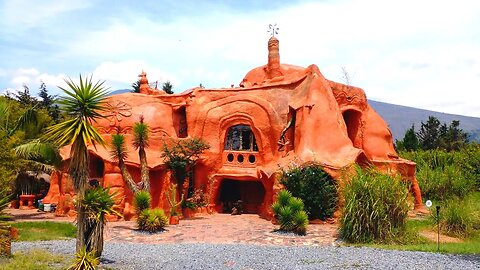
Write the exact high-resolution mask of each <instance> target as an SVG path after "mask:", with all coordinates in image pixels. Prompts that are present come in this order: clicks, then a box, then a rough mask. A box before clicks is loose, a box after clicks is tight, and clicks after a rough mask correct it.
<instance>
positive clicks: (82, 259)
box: [68, 248, 100, 270]
mask: <svg viewBox="0 0 480 270" xmlns="http://www.w3.org/2000/svg"><path fill="white" fill-rule="evenodd" d="M99 264H100V257H98V256H96V255H95V251H87V250H86V249H85V248H82V249H80V251H79V252H77V253H76V254H75V259H74V260H73V264H72V265H71V266H70V267H69V268H68V270H95V269H97V266H98V265H99Z"/></svg>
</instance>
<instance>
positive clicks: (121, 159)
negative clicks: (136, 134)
mask: <svg viewBox="0 0 480 270" xmlns="http://www.w3.org/2000/svg"><path fill="white" fill-rule="evenodd" d="M110 155H111V157H112V159H113V160H114V161H116V162H117V163H118V167H119V168H120V171H121V173H122V177H123V180H124V181H125V182H126V184H127V186H128V188H129V189H130V190H131V191H132V192H133V193H134V194H135V193H137V192H138V191H139V189H138V187H137V184H136V183H135V181H133V178H132V175H131V174H130V172H128V169H127V165H126V164H125V160H126V159H127V147H126V146H125V135H123V134H120V133H117V134H113V135H112V141H111V144H110Z"/></svg>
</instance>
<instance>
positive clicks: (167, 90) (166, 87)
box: [162, 81, 173, 94]
mask: <svg viewBox="0 0 480 270" xmlns="http://www.w3.org/2000/svg"><path fill="white" fill-rule="evenodd" d="M172 89H173V85H172V83H170V81H166V82H164V83H163V84H162V90H163V91H165V93H167V94H173V90H172Z"/></svg>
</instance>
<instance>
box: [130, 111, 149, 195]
mask: <svg viewBox="0 0 480 270" xmlns="http://www.w3.org/2000/svg"><path fill="white" fill-rule="evenodd" d="M149 135H150V127H149V126H148V125H147V124H146V123H144V118H143V115H142V116H141V117H140V122H136V123H135V124H134V126H133V146H134V147H135V149H137V150H138V156H139V159H140V177H141V182H142V186H143V189H144V190H147V191H150V176H149V169H148V162H147V154H146V153H145V148H148V146H149V144H148V141H149Z"/></svg>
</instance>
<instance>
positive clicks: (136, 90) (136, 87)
mask: <svg viewBox="0 0 480 270" xmlns="http://www.w3.org/2000/svg"><path fill="white" fill-rule="evenodd" d="M132 88H133V90H132V93H140V80H138V81H136V82H134V83H132Z"/></svg>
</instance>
